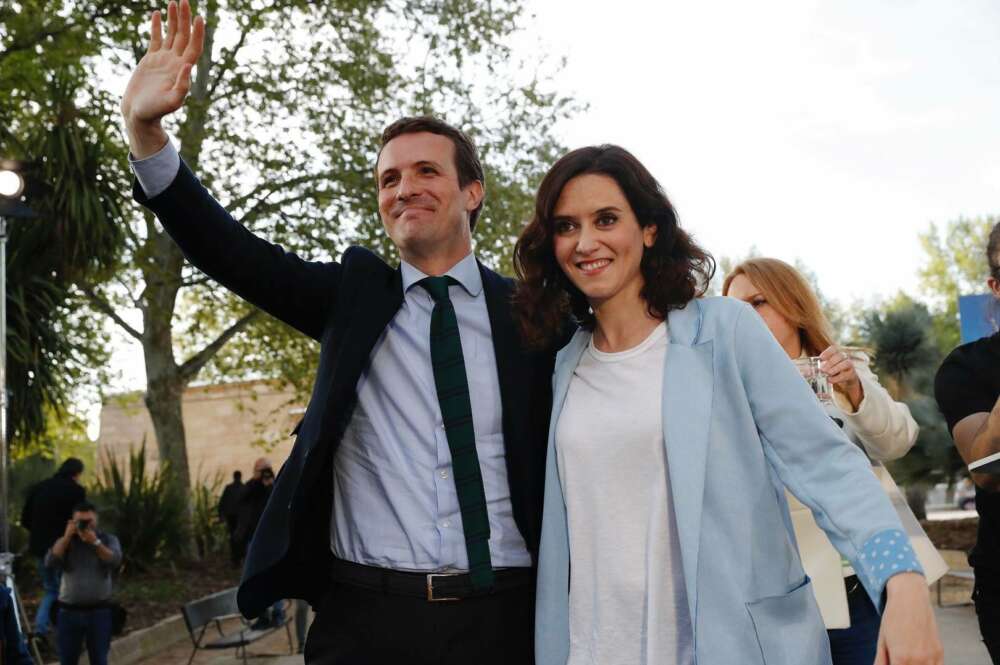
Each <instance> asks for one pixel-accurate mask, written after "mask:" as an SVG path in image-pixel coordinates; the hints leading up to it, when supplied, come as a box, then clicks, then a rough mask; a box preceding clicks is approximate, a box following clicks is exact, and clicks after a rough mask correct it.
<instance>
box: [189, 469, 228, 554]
mask: <svg viewBox="0 0 1000 665" xmlns="http://www.w3.org/2000/svg"><path fill="white" fill-rule="evenodd" d="M222 482H223V480H222V474H221V473H220V472H216V474H215V475H214V476H212V477H211V478H209V479H207V480H204V481H199V482H196V483H194V486H193V487H192V488H191V492H192V494H193V499H194V501H193V502H192V508H193V510H194V514H193V515H192V518H191V529H192V531H193V532H194V543H195V547H196V548H197V551H198V556H199V558H204V557H206V556H207V555H209V554H215V553H218V552H222V551H223V550H224V549H225V548H226V546H227V543H228V534H227V533H226V527H225V524H223V523H222V521H221V520H220V519H219V511H218V506H219V494H220V489H221V488H222Z"/></svg>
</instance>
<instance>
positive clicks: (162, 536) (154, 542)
mask: <svg viewBox="0 0 1000 665" xmlns="http://www.w3.org/2000/svg"><path fill="white" fill-rule="evenodd" d="M93 498H94V502H95V503H97V504H98V505H99V506H100V509H101V521H102V524H103V525H104V528H105V529H106V530H107V531H109V532H111V533H114V534H115V535H116V536H118V540H119V541H120V542H121V546H122V553H123V555H124V561H125V565H126V566H129V565H133V566H136V567H137V568H140V569H141V568H146V567H148V566H149V565H150V564H152V563H153V562H154V561H156V560H157V559H160V558H162V557H165V556H176V555H178V554H181V553H183V552H184V551H185V549H186V547H185V545H186V544H187V542H188V539H187V536H188V534H187V531H186V528H185V522H186V520H185V514H184V510H185V508H184V497H183V496H182V495H181V493H180V491H179V490H178V488H177V485H176V484H175V483H174V481H173V476H172V475H171V473H170V468H169V466H168V465H167V464H166V463H161V464H160V467H159V468H158V469H157V470H156V471H150V470H149V469H147V468H146V441H145V439H144V440H143V442H142V445H141V446H140V448H139V450H138V452H136V451H134V450H130V451H129V455H128V467H127V469H126V468H123V467H122V466H121V464H120V462H119V461H118V460H117V459H116V458H114V457H112V456H111V455H110V454H109V455H107V456H106V457H105V459H104V464H103V465H102V467H101V469H100V470H99V472H98V474H97V483H96V485H95V487H94V492H93Z"/></svg>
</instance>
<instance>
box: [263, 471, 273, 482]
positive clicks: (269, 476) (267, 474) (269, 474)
mask: <svg viewBox="0 0 1000 665" xmlns="http://www.w3.org/2000/svg"><path fill="white" fill-rule="evenodd" d="M260 478H261V480H274V471H272V470H271V469H263V470H262V471H261V472H260Z"/></svg>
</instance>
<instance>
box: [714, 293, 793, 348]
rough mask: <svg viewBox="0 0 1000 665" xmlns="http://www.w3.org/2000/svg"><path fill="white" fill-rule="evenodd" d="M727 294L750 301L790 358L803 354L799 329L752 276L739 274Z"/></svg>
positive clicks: (746, 301)
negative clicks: (761, 289) (755, 282)
mask: <svg viewBox="0 0 1000 665" xmlns="http://www.w3.org/2000/svg"><path fill="white" fill-rule="evenodd" d="M726 295H728V296H730V297H732V298H736V299H738V300H742V301H743V302H745V303H749V304H750V306H751V307H753V308H754V309H755V310H756V311H757V313H758V314H760V318H762V319H764V323H766V324H767V327H768V328H769V329H770V330H771V334H772V335H774V338H775V339H776V340H778V344H780V345H781V348H783V349H784V350H785V353H787V354H788V356H789V357H790V358H798V357H799V356H800V355H801V354H802V340H801V338H800V337H799V330H798V328H796V327H795V326H793V325H792V324H791V323H790V322H789V321H788V319H786V318H785V317H783V316H782V315H781V314H779V313H778V310H776V309H775V308H774V307H773V306H772V305H771V303H769V302H767V298H765V297H764V295H763V294H762V293H761V292H760V289H758V288H757V287H756V286H754V283H753V282H751V281H750V278H749V277H747V276H746V275H744V274H740V275H737V276H736V277H734V278H733V281H731V282H730V283H729V291H728V292H727V293H726Z"/></svg>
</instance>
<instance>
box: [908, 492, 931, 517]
mask: <svg viewBox="0 0 1000 665" xmlns="http://www.w3.org/2000/svg"><path fill="white" fill-rule="evenodd" d="M906 503H907V504H909V506H910V510H912V511H913V514H914V516H915V517H916V518H917V519H918V520H925V519H927V488H926V487H924V486H923V485H911V486H910V487H907V488H906Z"/></svg>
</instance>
